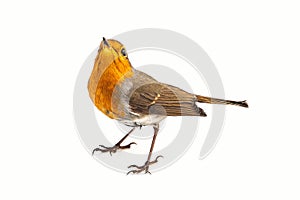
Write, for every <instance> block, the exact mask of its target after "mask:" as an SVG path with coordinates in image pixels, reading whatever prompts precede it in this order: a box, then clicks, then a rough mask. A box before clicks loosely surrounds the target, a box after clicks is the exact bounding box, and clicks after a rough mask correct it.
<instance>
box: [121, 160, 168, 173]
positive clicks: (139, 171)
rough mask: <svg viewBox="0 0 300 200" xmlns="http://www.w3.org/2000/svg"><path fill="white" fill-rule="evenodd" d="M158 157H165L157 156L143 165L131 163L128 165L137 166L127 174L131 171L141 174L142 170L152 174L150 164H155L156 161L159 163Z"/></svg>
mask: <svg viewBox="0 0 300 200" xmlns="http://www.w3.org/2000/svg"><path fill="white" fill-rule="evenodd" d="M158 158H163V156H157V157H156V158H155V160H153V161H147V162H146V163H145V164H144V165H142V166H137V165H130V166H128V168H132V167H135V168H136V169H135V170H130V171H129V172H128V173H127V175H128V174H130V173H132V174H139V173H141V172H145V174H148V173H149V174H151V173H150V172H149V166H150V165H153V164H154V163H157V162H158Z"/></svg>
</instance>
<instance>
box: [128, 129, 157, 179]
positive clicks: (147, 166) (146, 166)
mask: <svg viewBox="0 0 300 200" xmlns="http://www.w3.org/2000/svg"><path fill="white" fill-rule="evenodd" d="M153 128H154V134H153V138H152V143H151V147H150V151H149V154H148V158H147V161H146V162H145V164H144V165H143V166H137V165H130V166H129V167H128V168H131V167H135V168H137V169H136V170H131V171H129V172H128V173H127V175H128V174H130V173H133V174H138V173H141V172H142V171H145V174H146V173H149V174H151V173H150V172H149V166H150V165H152V164H154V163H157V162H158V158H160V157H162V156H157V157H156V158H155V160H153V161H150V159H151V156H152V152H153V148H154V144H155V140H156V137H157V133H158V131H159V125H156V126H154V127H153Z"/></svg>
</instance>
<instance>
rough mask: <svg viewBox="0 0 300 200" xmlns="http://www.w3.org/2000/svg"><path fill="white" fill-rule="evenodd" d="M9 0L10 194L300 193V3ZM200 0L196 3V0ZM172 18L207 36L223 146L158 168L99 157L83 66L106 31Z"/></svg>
mask: <svg viewBox="0 0 300 200" xmlns="http://www.w3.org/2000/svg"><path fill="white" fill-rule="evenodd" d="M108 2H109V1H102V2H101V1H99V0H98V1H81V2H80V3H79V2H78V1H49V2H43V1H9V2H8V1H7V2H4V1H1V3H0V22H1V23H0V26H1V31H0V36H1V37H0V51H1V52H0V53H1V54H0V55H1V59H0V82H1V84H0V91H1V104H0V117H1V126H0V133H1V138H0V154H1V155H0V160H1V164H0V169H1V170H0V184H1V186H0V188H1V192H0V199H117V198H122V199H127V198H130V199H153V198H162V199H165V198H168V199H172V198H176V199H180V198H181V199H182V198H193V199H196V198H197V199H299V198H300V194H299V193H300V192H299V184H300V181H299V180H300V172H299V169H300V162H299V161H300V156H299V153H300V145H299V142H300V131H299V114H298V113H299V111H300V109H299V105H298V102H299V100H300V99H299V89H298V88H299V83H300V82H299V78H298V76H299V73H298V70H297V69H298V68H299V67H300V60H299V52H300V37H299V35H300V28H299V19H300V13H299V8H300V7H299V5H298V4H297V1H261V0H260V1H249V2H248V3H247V2H245V1H243V2H242V1H205V2H204V1H197V4H196V3H192V2H189V1H184V3H183V4H179V3H176V2H175V1H155V0H152V1H147V2H141V1H137V2H131V1H112V2H111V3H108ZM195 2H196V1H195ZM146 27H155V28H165V29H170V30H174V31H177V32H180V33H182V34H184V35H186V36H188V37H189V38H191V39H193V40H194V41H196V42H197V43H198V44H200V45H201V46H202V47H203V48H204V49H205V51H206V52H207V53H208V54H209V56H210V57H211V58H212V60H213V61H214V63H215V64H216V66H217V68H218V70H219V73H220V74H221V77H222V80H223V83H224V87H225V91H226V97H228V98H231V99H244V98H245V99H247V100H248V102H249V105H250V108H249V109H248V110H246V109H241V108H236V107H227V113H226V124H225V126H224V129H223V133H222V137H221V139H220V140H219V142H218V145H217V146H216V148H215V150H214V151H213V152H212V153H211V154H210V155H209V156H208V157H207V158H206V159H204V160H198V155H199V149H200V138H201V137H200V136H199V138H197V139H196V140H195V142H194V144H193V146H192V147H191V149H190V150H189V151H188V152H187V153H186V154H185V156H184V157H183V158H182V159H180V160H179V161H178V162H176V163H175V164H174V165H172V166H171V167H169V168H167V169H166V170H163V171H160V172H158V173H155V174H153V175H152V176H148V175H147V176H125V175H123V174H120V173H117V172H115V171H113V170H110V169H109V168H106V167H104V166H102V165H100V164H99V163H98V162H96V161H95V160H94V159H93V158H92V157H91V156H90V155H89V154H88V153H87V152H86V151H85V149H84V148H83V146H82V145H81V143H80V140H79V138H78V136H77V133H76V130H75V125H74V122H73V114H72V101H73V99H72V94H73V87H74V83H75V80H76V76H77V74H78V72H79V70H80V67H81V64H82V63H83V62H84V60H85V58H86V57H87V55H88V54H89V53H90V52H91V51H92V50H93V49H94V48H95V47H97V45H98V44H99V42H100V40H101V37H102V36H106V37H108V38H109V37H112V36H114V35H117V34H119V33H122V32H124V31H128V30H132V29H137V28H146Z"/></svg>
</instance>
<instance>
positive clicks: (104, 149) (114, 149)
mask: <svg viewBox="0 0 300 200" xmlns="http://www.w3.org/2000/svg"><path fill="white" fill-rule="evenodd" d="M135 128H136V127H134V128H133V129H131V130H130V131H129V132H128V133H127V134H126V135H125V136H124V137H123V138H122V139H121V140H120V141H119V142H118V143H117V144H115V145H114V146H113V147H106V146H103V145H99V147H101V148H95V149H94V150H93V152H92V155H94V153H95V152H96V151H101V152H102V153H105V152H109V154H110V155H112V153H116V152H117V150H118V149H129V148H130V145H132V144H136V143H135V142H131V143H129V144H127V145H125V146H121V143H122V142H123V141H124V140H125V139H126V138H127V137H128V136H129V135H130V134H131V133H132V132H133V131H134V130H135Z"/></svg>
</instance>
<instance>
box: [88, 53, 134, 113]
mask: <svg viewBox="0 0 300 200" xmlns="http://www.w3.org/2000/svg"><path fill="white" fill-rule="evenodd" d="M100 59H101V58H99V55H98V56H97V58H96V61H95V64H94V68H93V71H92V73H91V76H90V79H89V83H88V91H89V95H90V98H91V100H92V101H93V103H94V104H95V106H96V107H97V108H98V109H99V110H101V111H102V112H103V113H104V114H105V115H107V116H108V117H110V118H115V116H114V112H113V111H112V107H113V106H112V103H113V101H112V95H113V92H114V90H115V87H116V86H117V84H120V83H121V82H122V80H124V79H126V78H130V77H131V76H132V75H133V68H132V67H131V64H130V62H129V61H128V60H123V59H121V58H117V59H115V60H113V61H112V62H109V63H105V61H103V60H101V62H100Z"/></svg>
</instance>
